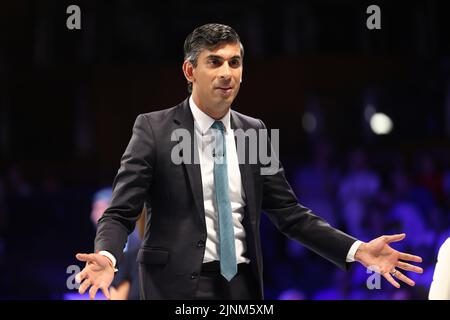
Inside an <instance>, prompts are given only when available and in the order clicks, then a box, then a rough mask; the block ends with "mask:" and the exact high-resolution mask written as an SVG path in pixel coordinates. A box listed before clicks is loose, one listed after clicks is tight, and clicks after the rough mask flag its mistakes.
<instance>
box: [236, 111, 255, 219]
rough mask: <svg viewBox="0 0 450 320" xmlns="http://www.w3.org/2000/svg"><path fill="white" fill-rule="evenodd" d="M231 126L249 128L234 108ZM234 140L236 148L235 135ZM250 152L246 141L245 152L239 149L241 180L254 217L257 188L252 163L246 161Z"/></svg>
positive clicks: (249, 211)
mask: <svg viewBox="0 0 450 320" xmlns="http://www.w3.org/2000/svg"><path fill="white" fill-rule="evenodd" d="M231 128H232V129H233V130H236V129H242V130H244V131H245V130H247V129H249V128H248V127H247V126H245V125H244V123H243V122H242V121H241V119H240V118H239V115H238V114H237V113H236V112H234V111H233V110H232V111H231ZM234 141H235V143H236V148H237V147H238V144H237V138H236V136H234ZM248 152H249V148H248V143H245V153H244V154H242V152H239V151H238V160H239V171H240V172H241V180H242V186H243V188H244V192H245V197H246V205H247V210H248V213H249V214H250V217H254V215H253V213H254V210H256V208H255V204H256V201H255V188H254V183H253V180H254V177H253V172H252V168H251V165H250V164H249V161H246V159H245V157H246V155H247V159H248ZM242 157H244V158H242Z"/></svg>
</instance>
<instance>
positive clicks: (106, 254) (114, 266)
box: [98, 250, 118, 272]
mask: <svg viewBox="0 0 450 320" xmlns="http://www.w3.org/2000/svg"><path fill="white" fill-rule="evenodd" d="M98 254H101V255H102V256H105V257H107V258H108V259H109V260H111V262H112V266H113V269H114V272H117V271H118V270H117V268H116V263H117V260H116V258H115V257H114V256H113V255H112V254H111V253H110V252H108V251H105V250H102V251H99V252H98Z"/></svg>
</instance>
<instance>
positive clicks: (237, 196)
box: [99, 96, 361, 266]
mask: <svg viewBox="0 0 450 320" xmlns="http://www.w3.org/2000/svg"><path fill="white" fill-rule="evenodd" d="M189 106H190V108H191V112H192V115H193V117H194V131H195V139H196V142H197V149H198V155H199V160H200V168H201V176H202V187H203V205H204V208H205V221H206V231H207V239H206V245H205V256H204V259H203V262H210V261H214V260H219V248H220V246H219V233H218V232H219V224H218V221H219V219H218V215H217V203H216V199H215V196H214V172H213V171H214V158H213V157H212V149H213V147H214V146H213V144H214V132H213V130H212V129H211V126H212V124H213V123H214V121H215V119H213V118H211V117H210V116H209V115H207V114H206V113H204V112H203V111H202V110H200V108H199V107H198V106H197V105H196V104H195V102H194V100H193V99H192V96H191V97H190V98H189ZM230 115H231V112H230V110H228V112H227V114H226V115H225V116H224V117H223V118H222V119H220V121H222V123H223V124H224V126H225V143H226V156H227V169H228V186H229V197H230V202H231V211H232V216H233V226H234V235H235V248H236V260H237V263H248V262H249V261H250V260H249V259H248V258H247V257H245V256H244V254H245V252H246V250H247V247H246V242H245V230H244V227H243V225H242V219H243V218H244V212H245V206H246V202H245V201H246V198H245V193H244V188H243V186H242V179H241V172H240V171H239V161H238V156H237V151H236V143H235V140H234V131H233V130H232V129H231V120H230ZM360 244H361V241H356V242H355V243H354V244H353V245H352V246H351V248H350V250H349V252H348V254H347V258H346V261H347V262H353V261H354V256H355V253H356V250H357V249H358V247H359V245H360ZM99 253H100V254H102V255H105V256H107V257H108V258H109V259H111V261H112V262H113V266H115V265H116V259H115V257H114V256H113V255H112V254H111V253H109V252H107V251H100V252H99Z"/></svg>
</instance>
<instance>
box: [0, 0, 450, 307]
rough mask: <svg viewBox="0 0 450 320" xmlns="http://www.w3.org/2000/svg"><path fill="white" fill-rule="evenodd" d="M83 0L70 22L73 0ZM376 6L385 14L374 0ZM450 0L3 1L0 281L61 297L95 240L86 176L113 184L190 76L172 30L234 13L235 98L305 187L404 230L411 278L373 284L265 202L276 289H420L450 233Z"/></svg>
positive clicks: (383, 225)
mask: <svg viewBox="0 0 450 320" xmlns="http://www.w3.org/2000/svg"><path fill="white" fill-rule="evenodd" d="M71 4H76V5H78V6H79V7H80V8H81V30H68V29H67V27H66V19H67V18H68V17H69V14H67V13H66V8H67V7H68V6H69V5H71ZM371 4H376V5H378V6H379V7H380V8H381V30H369V29H368V28H367V27H366V20H367V18H368V17H369V14H367V13H366V9H367V7H368V6H369V5H371ZM446 9H447V6H446V5H445V1H432V0H431V1H417V2H401V1H390V2H387V1H386V2H382V1H371V2H365V1H348V0H347V1H346V0H343V1H327V0H315V1H287V0H277V1H266V2H262V1H248V2H245V3H243V2H234V1H196V2H193V1H175V0H166V1H163V2H157V3H156V2H153V1H130V0H126V1H125V0H121V1H119V0H115V1H106V0H104V1H65V0H61V1H56V0H55V1H46V0H42V1H31V0H29V1H25V0H15V1H3V2H2V3H1V4H0V299H64V298H66V297H67V296H68V294H70V293H71V292H72V293H73V292H74V291H70V290H69V289H68V288H67V286H66V280H67V278H68V276H69V275H70V274H68V273H67V267H68V266H70V265H73V264H78V265H80V267H81V266H82V265H81V263H78V262H77V261H76V260H75V257H74V255H75V253H76V252H89V251H92V249H93V239H94V236H95V228H94V226H93V224H92V222H91V221H90V212H91V208H92V199H93V195H94V193H95V192H96V191H97V190H99V189H101V188H103V187H107V186H110V185H111V183H112V180H113V178H114V175H115V173H116V172H117V169H118V167H119V161H120V157H121V155H122V153H123V151H124V150H125V147H126V145H127V143H128V140H129V138H130V137H131V128H132V126H133V123H134V120H135V118H136V116H137V115H138V114H139V113H144V112H150V111H153V110H159V109H163V108H167V107H171V106H174V105H176V104H177V103H179V102H181V101H182V100H184V99H185V98H186V97H187V95H188V93H187V90H186V85H185V80H184V77H183V74H182V71H181V64H182V62H183V53H182V45H183V42H184V39H185V37H186V36H187V34H188V33H190V32H191V31H192V30H193V29H194V28H195V27H197V26H200V25H202V24H205V23H209V22H220V23H225V24H228V25H231V26H232V27H233V28H234V29H235V30H236V31H237V32H238V33H239V35H240V36H241V40H242V42H243V45H244V47H245V59H244V76H243V83H242V86H241V91H240V93H239V96H238V98H237V100H236V101H235V103H234V107H233V108H234V109H235V110H238V111H240V112H242V113H244V114H248V115H250V116H253V117H257V118H261V119H262V120H263V121H264V122H265V123H266V125H267V126H268V127H269V128H272V129H280V157H281V161H282V163H283V164H284V166H285V169H286V172H287V176H288V179H289V181H290V182H291V184H292V186H293V187H294V189H295V192H296V194H297V196H298V198H299V200H300V202H301V203H302V204H304V205H306V206H309V207H310V208H311V209H313V211H315V212H316V213H317V214H319V215H322V216H323V217H325V218H326V219H327V220H328V221H329V222H330V223H331V224H332V225H334V226H336V227H339V228H341V229H342V230H344V231H347V232H349V233H351V234H353V235H354V236H357V237H359V238H360V239H361V240H364V241H368V240H370V239H371V238H374V237H377V236H380V235H382V234H389V233H397V232H406V233H407V238H406V240H405V241H403V242H402V243H401V244H399V245H394V246H395V247H396V248H398V249H400V250H409V251H411V252H413V253H415V254H419V255H422V256H423V257H424V263H423V267H424V269H425V274H424V275H421V276H414V275H413V279H414V280H416V282H417V285H416V287H414V288H406V287H404V288H402V289H400V290H392V289H391V288H390V285H389V284H388V283H387V282H386V281H384V280H382V287H381V289H380V290H368V289H367V287H366V280H367V278H368V277H369V276H370V274H368V273H367V272H366V270H365V269H364V268H362V267H361V266H359V265H356V264H355V265H354V266H353V268H352V270H351V271H350V272H348V273H344V272H342V271H340V270H337V269H336V268H335V267H334V266H333V265H331V264H330V263H329V262H327V261H325V260H323V259H322V258H320V257H318V256H316V255H315V254H313V253H310V252H309V251H306V250H305V249H303V248H302V247H301V246H299V245H297V244H296V243H293V242H291V241H290V240H288V239H287V238H285V237H284V236H283V235H282V234H281V233H279V232H277V231H276V230H274V228H273V226H272V225H271V224H270V222H268V220H267V219H264V220H263V223H262V228H261V229H262V230H261V231H262V233H263V249H264V255H265V279H266V281H265V285H266V287H265V292H266V298H269V299H426V298H427V295H428V290H429V285H430V282H431V279H432V273H433V268H434V263H435V260H436V254H437V250H438V248H439V246H440V244H442V242H443V240H445V239H446V238H447V237H448V236H450V218H449V217H450V200H449V198H450V148H449V146H450V143H449V140H450V139H449V138H450V73H449V69H450V42H449V39H450V28H449V23H448V17H447V16H448V12H449V11H448V10H446Z"/></svg>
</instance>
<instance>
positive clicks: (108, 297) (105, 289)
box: [102, 287, 111, 300]
mask: <svg viewBox="0 0 450 320" xmlns="http://www.w3.org/2000/svg"><path fill="white" fill-rule="evenodd" d="M102 291H103V294H104V295H105V297H106V298H107V299H108V300H111V295H110V294H109V290H108V288H106V287H103V288H102Z"/></svg>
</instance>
